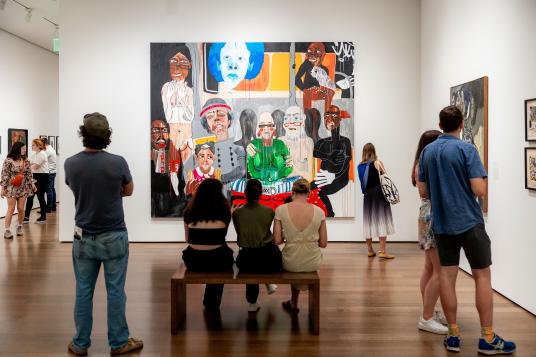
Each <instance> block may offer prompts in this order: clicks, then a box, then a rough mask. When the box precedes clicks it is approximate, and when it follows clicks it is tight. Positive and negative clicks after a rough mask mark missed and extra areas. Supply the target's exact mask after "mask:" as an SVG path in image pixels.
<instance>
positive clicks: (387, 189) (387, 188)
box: [378, 161, 400, 205]
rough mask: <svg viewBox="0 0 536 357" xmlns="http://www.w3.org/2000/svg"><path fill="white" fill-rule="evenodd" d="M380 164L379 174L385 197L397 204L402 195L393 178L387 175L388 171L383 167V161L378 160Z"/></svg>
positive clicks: (391, 202)
mask: <svg viewBox="0 0 536 357" xmlns="http://www.w3.org/2000/svg"><path fill="white" fill-rule="evenodd" d="M378 164H379V166H380V170H378V174H379V175H380V187H381V189H382V194H383V198H385V200H386V201H387V202H388V203H390V204H392V205H395V204H397V203H398V202H400V195H399V194H398V189H397V188H396V186H395V183H394V182H393V180H392V179H391V178H390V177H389V176H388V175H387V172H386V171H385V168H384V167H383V165H382V164H381V162H379V161H378ZM382 172H383V174H382Z"/></svg>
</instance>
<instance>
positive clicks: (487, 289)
mask: <svg viewBox="0 0 536 357" xmlns="http://www.w3.org/2000/svg"><path fill="white" fill-rule="evenodd" d="M472 272H473V279H474V280H475V288H476V294H475V295H476V296H475V303H476V309H477V310H478V316H479V317H480V326H492V325H493V290H492V289H491V269H490V268H489V267H487V268H484V269H472Z"/></svg>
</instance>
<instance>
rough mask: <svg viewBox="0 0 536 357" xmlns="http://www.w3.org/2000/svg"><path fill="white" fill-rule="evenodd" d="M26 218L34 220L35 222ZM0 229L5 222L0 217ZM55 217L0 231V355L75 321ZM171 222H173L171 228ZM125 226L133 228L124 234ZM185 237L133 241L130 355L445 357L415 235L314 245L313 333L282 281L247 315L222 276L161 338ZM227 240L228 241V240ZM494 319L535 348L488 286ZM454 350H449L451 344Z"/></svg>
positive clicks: (464, 281) (61, 337)
mask: <svg viewBox="0 0 536 357" xmlns="http://www.w3.org/2000/svg"><path fill="white" fill-rule="evenodd" d="M35 218H36V217H35V216H34V217H32V221H33V220H35ZM0 225H1V226H2V227H3V220H2V221H1V222H0ZM57 228H58V227H57V224H56V217H55V215H51V216H49V220H48V222H47V224H46V225H37V224H33V223H31V224H29V225H26V226H25V228H24V230H25V236H24V237H23V238H15V239H13V240H4V239H1V241H0V245H1V249H2V250H3V258H0V356H2V357H4V356H6V357H7V356H9V357H11V356H25V357H26V356H38V357H40V356H43V357H45V356H67V355H68V353H67V352H66V346H67V343H68V342H69V340H70V338H71V336H72V334H73V331H74V324H73V318H72V310H73V303H74V276H73V271H72V265H71V244H67V243H63V244H62V243H58V241H57V240H58V237H57V234H58V233H57V232H58V229H57ZM178 229H179V227H177V230H178ZM130 234H131V235H134V234H135V232H130ZM184 246H185V245H184V244H179V243H172V244H165V243H160V244H145V243H143V244H141V243H138V244H131V245H130V261H129V271H128V279H127V295H128V302H127V318H128V322H129V326H130V331H131V334H132V336H134V337H139V338H142V339H143V340H144V343H145V347H144V349H143V350H142V351H141V352H139V353H133V354H131V355H132V356H147V357H149V356H150V357H156V356H196V357H197V356H276V357H283V356H292V357H300V356H307V357H314V356H337V357H338V356H371V357H382V356H423V357H425V356H426V357H429V356H446V355H448V353H447V352H446V351H445V350H444V349H443V345H442V337H441V336H438V335H433V334H429V333H425V332H419V331H418V330H417V327H416V325H417V319H418V316H419V313H420V307H421V302H420V294H419V274H420V271H421V266H422V261H423V255H422V253H421V252H420V251H419V250H418V249H417V246H416V244H410V243H398V244H391V245H389V250H390V252H391V253H394V254H395V255H396V259H394V260H392V261H380V260H379V259H378V258H373V259H369V258H367V257H366V254H365V253H366V252H365V247H364V245H363V244H357V243H333V244H330V245H329V247H328V248H327V249H326V250H324V260H323V265H322V270H321V272H320V276H321V279H322V280H321V315H320V319H321V328H320V335H319V336H314V335H311V334H309V331H308V329H307V327H308V325H307V323H308V321H307V314H306V313H305V312H306V311H307V309H306V304H307V299H306V296H303V299H302V301H301V303H302V306H301V308H302V310H303V312H302V313H300V314H299V316H298V317H297V318H295V319H293V318H292V317H291V316H290V315H288V314H287V313H286V312H285V311H283V310H282V309H281V307H280V303H281V301H282V300H283V299H287V298H288V297H289V294H290V288H289V287H288V286H280V287H279V290H278V291H277V292H276V293H275V294H274V295H271V296H268V295H267V294H266V291H265V289H261V295H260V297H259V302H260V304H261V306H262V308H261V310H260V311H259V312H258V313H257V314H256V315H248V313H247V311H246V301H245V298H244V293H245V289H244V287H242V286H227V287H226V288H225V290H224V296H223V302H222V308H221V318H220V319H218V318H217V316H207V315H205V314H204V313H203V309H202V305H201V295H202V286H192V287H190V288H189V289H188V315H187V322H186V330H185V331H182V332H179V334H178V335H176V336H171V335H170V332H169V325H170V307H169V299H170V293H169V286H170V277H171V275H172V274H173V272H174V271H175V270H176V268H177V266H178V264H179V259H180V252H181V250H182V249H183V248H184ZM232 247H233V249H236V246H235V245H232ZM105 296H106V295H105V289H104V284H103V276H102V274H101V276H100V278H99V284H98V288H97V290H96V292H95V299H94V324H93V341H92V347H91V349H90V356H108V355H109V349H108V346H107V338H106V304H105V300H106V298H105ZM458 298H459V312H458V313H459V319H458V321H459V324H460V326H461V329H462V339H463V340H462V352H461V353H459V354H456V356H475V355H477V351H476V349H477V341H478V337H479V333H480V328H479V324H478V317H477V313H476V309H475V308H474V305H473V301H474V288H473V283H472V280H471V278H470V277H469V276H468V275H466V274H460V276H459V281H458ZM495 325H496V327H497V331H498V332H499V333H500V334H501V335H504V337H507V338H511V339H515V341H516V342H517V344H518V352H517V354H516V356H518V357H521V356H527V357H528V356H536V318H535V317H534V316H533V315H531V314H529V313H528V312H526V311H524V310H523V309H521V308H519V307H517V306H515V305H514V304H513V303H511V302H509V301H508V300H506V299H505V298H503V297H501V296H499V295H495ZM453 356H454V354H453Z"/></svg>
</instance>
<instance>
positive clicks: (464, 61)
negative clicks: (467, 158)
mask: <svg viewBox="0 0 536 357" xmlns="http://www.w3.org/2000/svg"><path fill="white" fill-rule="evenodd" d="M534 14H536V1H533V0H513V1H499V0H495V1H487V0H470V1H467V0H441V1H438V0H424V1H423V2H422V13H421V21H422V34H421V39H422V40H421V46H422V57H421V65H422V72H421V83H422V86H421V93H422V97H421V98H422V99H421V100H422V102H421V118H422V120H421V129H422V130H427V129H431V128H437V122H438V112H439V110H440V109H441V108H443V107H444V106H446V105H448V104H449V103H448V102H449V88H450V87H451V86H454V85H457V84H461V83H464V82H468V81H471V80H473V79H477V78H480V77H482V76H488V77H489V96H488V98H489V99H488V101H489V115H488V120H489V137H488V143H489V144H488V145H489V159H488V162H489V170H488V171H489V172H488V174H489V179H488V185H489V212H488V215H487V217H486V225H487V230H488V234H489V236H490V238H491V241H492V259H493V266H492V277H493V287H494V288H495V289H496V290H497V291H499V292H500V293H502V294H504V295H505V296H507V297H508V298H509V299H511V300H513V301H514V302H516V303H518V304H519V305H521V306H523V307H524V308H526V309H527V310H529V311H531V312H532V313H536V286H535V285H534V277H535V276H536V265H535V264H534V257H533V256H534V252H535V251H536V233H535V230H534V227H535V226H534V220H535V218H536V194H535V193H534V192H532V193H531V192H529V191H527V190H525V188H524V183H525V181H524V147H527V146H532V147H535V146H536V145H535V144H534V143H533V144H532V145H530V144H528V143H526V142H525V132H524V130H525V129H524V122H523V120H524V119H523V117H524V111H523V110H524V109H523V106H524V102H523V101H524V100H525V99H529V98H535V97H536V47H535V46H534V35H535V34H536V22H535V21H534ZM464 268H465V269H468V265H467V263H466V262H465V263H464Z"/></svg>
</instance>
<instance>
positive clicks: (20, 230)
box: [17, 224, 24, 236]
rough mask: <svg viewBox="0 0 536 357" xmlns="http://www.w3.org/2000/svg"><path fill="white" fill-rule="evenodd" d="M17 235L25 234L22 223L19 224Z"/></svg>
mask: <svg viewBox="0 0 536 357" xmlns="http://www.w3.org/2000/svg"><path fill="white" fill-rule="evenodd" d="M17 235H18V236H22V235H24V232H23V231H22V226H21V225H20V224H19V225H18V226H17Z"/></svg>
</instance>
